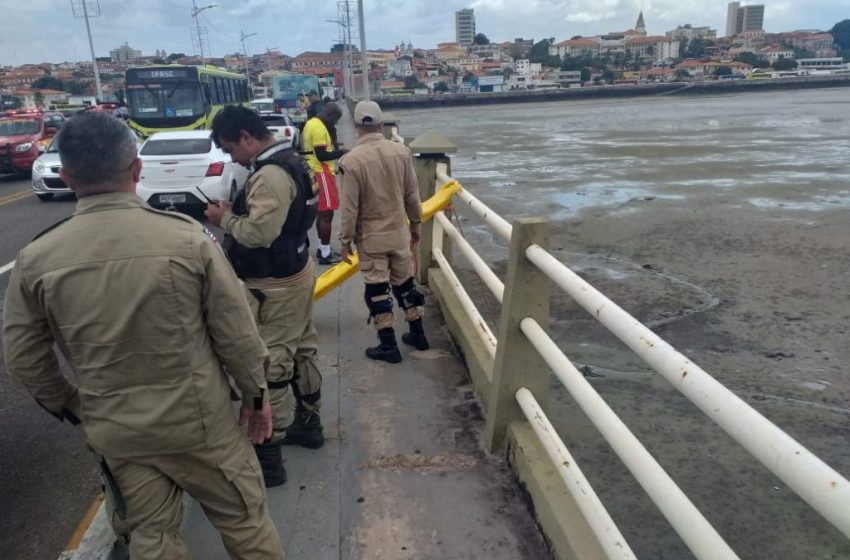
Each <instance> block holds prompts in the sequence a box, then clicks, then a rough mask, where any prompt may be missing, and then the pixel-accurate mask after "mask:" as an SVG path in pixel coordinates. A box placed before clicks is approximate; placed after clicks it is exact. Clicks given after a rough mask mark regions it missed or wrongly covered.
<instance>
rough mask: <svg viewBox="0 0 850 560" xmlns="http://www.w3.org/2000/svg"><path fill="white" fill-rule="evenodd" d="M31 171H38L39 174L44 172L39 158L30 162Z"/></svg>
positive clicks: (42, 163)
mask: <svg viewBox="0 0 850 560" xmlns="http://www.w3.org/2000/svg"><path fill="white" fill-rule="evenodd" d="M32 172H33V173H38V174H39V175H41V174H42V173H44V162H43V161H41V160H40V159H37V160H35V163H34V164H32Z"/></svg>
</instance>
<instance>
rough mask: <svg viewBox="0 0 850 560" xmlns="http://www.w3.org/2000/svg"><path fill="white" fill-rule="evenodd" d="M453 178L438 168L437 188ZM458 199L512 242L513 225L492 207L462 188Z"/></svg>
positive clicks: (501, 235) (503, 237) (506, 239)
mask: <svg viewBox="0 0 850 560" xmlns="http://www.w3.org/2000/svg"><path fill="white" fill-rule="evenodd" d="M451 180H452V178H451V177H449V176H448V175H446V173H445V171H442V172H441V171H440V167H439V165H438V167H437V187H438V188H439V187H441V186H442V185H445V184H446V183H448V182H449V181H451ZM455 197H456V198H459V199H460V200H462V201H463V203H464V204H466V205H467V206H468V207H469V209H470V210H471V211H472V213H473V214H475V215H476V216H478V217H479V218H481V219H482V220H484V222H485V223H486V224H487V225H489V226H490V227H492V228H493V229H494V230H495V231H496V233H498V234H499V236H500V237H501V238H502V239H504V240H505V241H510V239H511V231H512V230H513V228H512V227H511V224H509V223H508V222H507V221H505V219H504V218H502V217H501V216H499V215H498V214H496V212H494V211H493V210H492V209H491V208H490V207H488V206H487V205H486V204H484V203H483V202H481V201H480V200H478V199H477V198H475V197H474V196H473V195H472V193H470V192H469V191H468V190H466V189H464V188H461V189H460V192H458V193H457V194H456V195H455Z"/></svg>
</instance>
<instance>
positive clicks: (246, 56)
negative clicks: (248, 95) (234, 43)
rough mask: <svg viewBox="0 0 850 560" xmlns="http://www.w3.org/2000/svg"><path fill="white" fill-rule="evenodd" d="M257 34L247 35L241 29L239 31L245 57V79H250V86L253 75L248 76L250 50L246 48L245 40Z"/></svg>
mask: <svg viewBox="0 0 850 560" xmlns="http://www.w3.org/2000/svg"><path fill="white" fill-rule="evenodd" d="M254 35H256V33H248V34H247V35H246V34H245V32H244V31H242V30H241V29H240V30H239V40H240V41H242V55H243V56H244V57H245V77H246V78H248V86H249V87H250V86H251V75H250V74H248V49H247V48H246V47H245V39H247V38H248V37H253V36H254Z"/></svg>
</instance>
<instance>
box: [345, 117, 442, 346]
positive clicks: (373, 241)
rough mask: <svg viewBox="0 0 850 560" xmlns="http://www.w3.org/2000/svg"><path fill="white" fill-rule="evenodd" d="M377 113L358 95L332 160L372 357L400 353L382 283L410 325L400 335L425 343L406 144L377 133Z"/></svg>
mask: <svg viewBox="0 0 850 560" xmlns="http://www.w3.org/2000/svg"><path fill="white" fill-rule="evenodd" d="M382 123H383V115H382V113H381V108H380V106H379V105H378V104H377V103H375V102H374V101H361V102H359V103H358V104H357V106H356V107H355V109H354V128H355V131H356V132H357V142H356V143H355V144H354V148H352V149H351V151H350V152H348V153H347V154H346V155H345V156H344V157H343V158H342V159H341V160H340V166H339V167H340V169H339V172H340V177H341V178H342V181H341V182H342V224H341V226H340V232H339V241H340V246H341V248H342V258H343V259H344V260H345V261H346V262H348V263H350V262H351V261H350V259H349V257H350V256H351V254H352V252H353V249H352V243H354V244H356V245H357V254H358V257H359V261H360V262H359V266H360V274H361V276H362V277H363V282H364V283H365V284H366V290H365V299H366V305H367V306H368V308H369V315H370V318H371V319H373V320H374V321H375V328H376V329H377V330H378V340H379V344H378V346H375V347H371V348H367V349H366V356H368V357H369V358H372V359H373V360H383V361H385V362H390V363H397V362H400V361H401V353H400V352H399V349H398V343H397V342H396V337H395V330H394V329H393V324H394V320H393V303H392V299H391V297H390V290H391V289H392V293H393V294H394V295H395V297H396V300H398V304H399V306H401V308H402V309H404V318H405V320H406V321H407V323H408V325H409V328H410V332H407V333H404V335H402V337H401V339H402V341H403V342H404V343H405V344H409V345H411V346H413V347H414V348H416V349H417V350H427V349H428V339H427V338H426V337H425V331H424V329H423V328H422V315H423V314H424V307H423V306H424V305H425V296H423V295H422V293H421V292H419V291H418V290H417V289H416V284H415V282H414V280H413V268H414V262H413V259H414V256H413V252H412V247H413V246H414V245H415V244H416V243H417V242H418V241H419V223H420V222H421V221H422V204H421V202H420V200H419V184H418V183H417V181H416V172H415V171H414V169H413V160H412V156H411V154H410V151H409V150H408V149H407V147H405V146H404V145H403V144H399V143H397V142H391V141H390V140H387V139H386V138H384V136H383V134H381V125H382Z"/></svg>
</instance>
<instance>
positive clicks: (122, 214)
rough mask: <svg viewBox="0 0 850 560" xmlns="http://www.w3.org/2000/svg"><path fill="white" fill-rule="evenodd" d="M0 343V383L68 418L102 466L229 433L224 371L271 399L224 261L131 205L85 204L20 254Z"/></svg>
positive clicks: (169, 217)
mask: <svg viewBox="0 0 850 560" xmlns="http://www.w3.org/2000/svg"><path fill="white" fill-rule="evenodd" d="M3 343H4V352H5V359H6V369H7V371H8V372H9V375H10V376H11V377H12V378H14V379H15V380H17V381H18V382H20V383H22V384H23V385H24V386H25V387H26V388H27V389H28V390H29V392H30V393H31V394H32V395H33V396H34V397H35V398H36V400H38V402H39V403H40V404H41V405H42V406H44V407H45V408H47V409H48V410H49V411H51V412H53V413H56V414H62V412H63V409H68V410H71V411H72V412H73V413H74V414H75V415H76V416H78V417H79V418H80V419H81V420H82V423H83V427H84V428H85V431H86V435H87V436H88V441H89V444H90V445H91V446H92V447H93V448H95V449H96V450H98V451H99V452H101V453H103V454H104V455H107V456H111V457H119V458H120V457H132V456H140V455H150V454H159V453H182V452H186V451H191V450H195V449H198V448H200V447H202V446H204V445H206V444H207V443H208V442H212V441H221V439H222V438H226V437H233V436H234V434H238V426H237V423H236V418H235V416H234V413H233V407H232V406H231V403H230V385H229V383H228V380H227V378H226V376H225V373H224V370H226V372H227V373H229V374H230V375H231V376H232V377H233V379H234V380H235V381H236V384H237V385H238V387H239V389H240V391H241V392H242V396H243V399H246V400H247V401H248V402H249V403H251V401H252V400H253V399H254V398H259V397H261V396H262V395H263V394H264V393H265V390H266V381H265V370H266V367H267V362H268V351H267V350H266V347H265V345H264V344H263V342H262V340H261V339H260V336H259V334H258V332H257V328H256V326H255V324H254V320H253V317H252V316H251V311H250V309H249V307H248V303H247V301H246V296H245V292H244V290H243V289H242V286H241V285H240V283H239V280H238V279H237V278H236V275H235V274H234V273H233V270H232V268H231V267H230V263H229V262H228V261H227V258H226V257H225V255H224V253H223V252H222V250H221V248H220V247H219V246H218V245H217V244H216V243H215V241H213V240H212V239H211V238H210V237H208V235H207V234H206V233H205V231H204V229H203V227H202V226H201V225H200V224H199V223H198V222H196V221H194V220H192V219H191V218H188V217H185V216H182V215H178V214H173V213H168V212H159V211H156V210H153V209H151V208H150V207H149V206H148V205H147V204H145V203H144V202H143V201H142V200H140V199H139V198H138V197H137V196H135V195H134V194H131V193H110V194H102V195H94V196H88V197H85V198H81V199H80V201H79V202H78V203H77V210H76V213H75V214H74V216H73V217H72V218H71V219H70V220H68V221H66V222H65V223H62V224H61V225H59V226H57V227H55V228H54V229H52V230H50V231H47V232H46V233H44V234H43V235H41V236H40V237H39V238H37V239H36V240H34V241H33V242H32V243H30V244H29V245H27V247H25V248H24V249H23V250H22V251H21V252H20V253H19V254H18V258H17V261H16V263H15V267H14V269H13V270H12V274H11V276H10V278H9V286H8V289H7V291H6V303H5V309H4V315H3ZM54 343H55V344H56V347H58V349H59V351H60V352H61V353H62V354H63V355H64V357H65V358H66V360H67V361H68V363H69V364H70V365H71V367H72V369H73V371H74V373H75V377H76V379H75V383H74V384H72V383H71V382H70V381H69V380H68V379H66V378H65V377H63V376H62V374H61V372H60V370H59V364H58V360H57V356H56V354H55V352H54Z"/></svg>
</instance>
